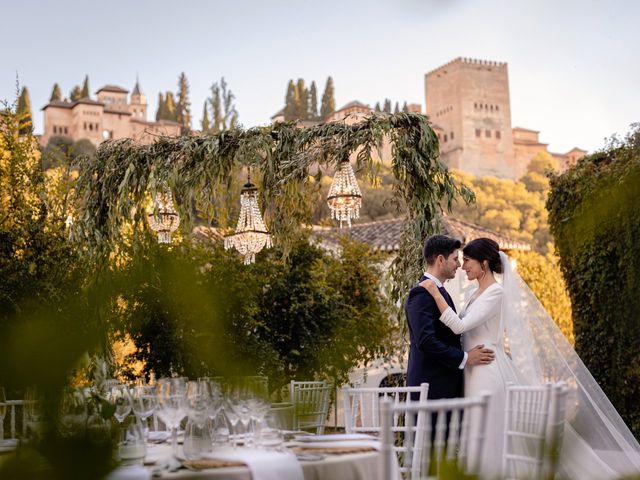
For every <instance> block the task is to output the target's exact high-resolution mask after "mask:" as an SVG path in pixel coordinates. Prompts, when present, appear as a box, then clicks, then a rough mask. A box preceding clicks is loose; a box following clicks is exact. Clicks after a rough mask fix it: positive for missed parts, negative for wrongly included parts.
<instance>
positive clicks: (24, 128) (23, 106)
mask: <svg viewBox="0 0 640 480" xmlns="http://www.w3.org/2000/svg"><path fill="white" fill-rule="evenodd" d="M16 114H17V116H18V122H19V125H20V128H19V130H18V133H19V134H20V135H26V134H28V133H29V132H30V131H31V119H32V117H33V116H32V114H31V99H30V98H29V90H28V89H27V87H22V91H21V92H20V96H19V97H18V105H17V107H16Z"/></svg>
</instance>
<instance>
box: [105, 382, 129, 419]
mask: <svg viewBox="0 0 640 480" xmlns="http://www.w3.org/2000/svg"><path fill="white" fill-rule="evenodd" d="M109 401H110V402H111V403H112V404H113V405H115V407H116V411H115V413H114V414H113V416H114V417H116V420H118V423H120V424H122V422H124V420H125V418H127V415H129V414H130V413H131V393H130V392H129V387H127V386H126V385H116V386H114V387H111V390H109Z"/></svg>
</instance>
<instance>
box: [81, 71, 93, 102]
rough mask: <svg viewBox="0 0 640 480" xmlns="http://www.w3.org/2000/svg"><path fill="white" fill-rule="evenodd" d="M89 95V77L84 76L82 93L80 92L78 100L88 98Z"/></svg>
mask: <svg viewBox="0 0 640 480" xmlns="http://www.w3.org/2000/svg"><path fill="white" fill-rule="evenodd" d="M89 97H91V93H90V92H89V75H85V76H84V82H83V83H82V92H80V98H89Z"/></svg>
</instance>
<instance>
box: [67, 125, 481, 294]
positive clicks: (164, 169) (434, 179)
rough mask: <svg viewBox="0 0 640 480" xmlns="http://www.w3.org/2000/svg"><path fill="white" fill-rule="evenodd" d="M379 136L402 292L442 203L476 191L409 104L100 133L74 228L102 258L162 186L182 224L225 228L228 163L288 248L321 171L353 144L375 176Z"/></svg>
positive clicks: (138, 222) (131, 235)
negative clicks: (395, 224) (300, 123)
mask: <svg viewBox="0 0 640 480" xmlns="http://www.w3.org/2000/svg"><path fill="white" fill-rule="evenodd" d="M385 139H388V140H389V141H390V142H391V145H392V169H393V172H394V175H395V177H396V178H397V179H398V182H397V183H396V185H395V186H394V195H395V196H396V197H397V198H398V199H399V200H401V202H400V204H401V205H406V211H405V212H403V213H404V214H405V215H406V218H407V222H406V224H405V230H404V232H403V236H402V239H401V242H400V245H401V248H400V252H399V254H398V256H397V258H396V260H395V261H394V264H393V267H392V268H393V275H394V286H393V292H392V293H393V296H394V297H396V298H402V297H403V296H404V294H405V293H406V292H407V291H408V289H409V287H410V286H411V285H412V284H413V283H414V282H415V279H416V278H418V273H419V272H420V269H421V268H422V258H421V257H422V256H421V247H422V242H423V240H424V238H426V236H428V235H429V234H432V233H434V232H435V231H436V229H437V219H438V218H439V216H440V214H441V213H442V205H445V206H446V207H447V208H450V207H451V205H452V202H453V201H454V199H455V198H456V197H461V198H462V199H463V200H464V201H466V202H470V201H472V200H473V193H472V192H471V190H469V189H468V188H467V187H465V186H464V185H461V184H458V183H456V182H455V181H454V179H453V178H452V177H451V176H450V175H449V172H448V170H447V167H446V166H445V165H443V164H442V163H441V162H440V161H439V145H438V138H437V136H436V134H435V132H434V131H433V130H432V129H431V127H430V125H429V122H428V120H427V117H425V116H423V115H419V114H414V113H398V114H393V115H390V114H375V115H372V116H370V117H367V118H366V119H364V120H362V121H361V122H359V123H355V124H351V125H348V124H346V123H344V122H331V123H323V124H319V125H317V126H313V127H310V128H299V127H297V126H296V124H295V123H294V122H289V123H276V124H273V125H269V126H264V127H254V128H250V129H247V130H243V129H241V128H236V129H231V130H226V131H223V132H220V133H217V134H214V135H202V136H183V137H178V138H167V137H160V138H159V139H158V140H157V141H156V142H155V143H152V144H149V145H139V144H136V143H134V142H133V141H132V140H129V139H127V140H117V141H108V142H104V143H102V144H101V145H100V147H99V148H98V150H97V152H96V155H95V157H92V158H89V159H85V161H84V162H83V163H82V164H81V166H80V172H79V177H78V183H77V196H78V200H79V212H78V215H77V221H76V223H75V224H74V229H73V234H72V235H73V238H74V239H76V240H78V241H80V242H82V243H83V244H85V245H86V246H87V250H88V252H89V253H90V254H92V255H97V256H103V258H109V256H110V255H111V254H112V253H113V252H114V251H117V250H118V248H117V246H118V244H119V242H122V241H124V240H125V239H126V240H127V241H131V242H134V243H135V242H137V241H138V240H139V239H140V238H141V236H145V235H149V232H148V230H147V229H146V226H145V222H146V218H147V215H148V212H147V206H148V203H149V199H150V198H152V196H154V195H156V193H157V191H158V190H159V189H160V188H163V185H166V186H168V187H169V188H170V189H171V190H172V191H173V194H174V198H175V204H176V209H177V210H178V213H179V215H180V218H181V222H182V230H183V231H184V232H190V231H191V229H192V228H193V226H194V225H195V223H196V222H197V221H202V220H203V219H205V220H208V221H209V222H210V223H211V222H212V219H214V221H213V223H215V225H216V226H218V227H223V228H227V227H230V226H231V223H232V222H233V220H232V219H230V218H229V209H230V207H229V203H228V202H227V201H226V200H225V199H226V198H229V192H231V191H238V186H237V185H235V184H236V183H237V179H236V175H235V172H237V170H238V169H239V168H241V167H244V166H250V167H252V171H253V172H255V175H254V178H255V181H256V183H257V184H259V186H260V196H261V198H260V204H261V205H262V206H263V209H264V216H265V222H266V223H267V225H268V226H269V229H270V230H271V232H272V233H273V237H274V242H276V243H278V244H280V245H281V246H282V247H284V251H285V252H286V251H287V246H288V245H289V244H291V242H293V241H294V239H295V238H297V233H299V232H300V230H301V229H302V228H303V226H304V225H305V224H308V223H309V219H310V216H311V207H312V205H313V202H314V201H315V198H316V197H315V196H316V195H317V194H318V188H317V181H318V180H319V177H320V175H321V174H322V170H323V169H331V170H333V169H335V168H337V167H338V166H339V164H340V161H342V160H343V159H345V158H349V157H350V155H352V154H354V153H355V154H356V159H357V160H356V162H355V167H356V172H363V173H364V174H365V175H366V176H367V177H368V178H369V180H370V181H375V180H376V179H377V171H378V168H379V166H380V164H379V161H378V160H374V158H373V157H372V153H373V152H375V151H376V150H377V149H379V148H380V147H381V145H382V144H383V141H384V140H385ZM312 167H313V168H317V169H318V175H317V176H316V177H317V178H315V179H314V177H312V176H310V173H309V172H310V170H311V168H312ZM234 189H235V190H234ZM237 198H238V195H234V196H233V201H234V202H235V201H236V200H237ZM363 201H365V202H366V198H365V199H363Z"/></svg>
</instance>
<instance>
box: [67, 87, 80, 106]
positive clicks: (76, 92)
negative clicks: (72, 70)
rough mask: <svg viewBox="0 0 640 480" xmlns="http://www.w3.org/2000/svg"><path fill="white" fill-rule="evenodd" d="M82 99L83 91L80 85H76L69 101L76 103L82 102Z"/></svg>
mask: <svg viewBox="0 0 640 480" xmlns="http://www.w3.org/2000/svg"><path fill="white" fill-rule="evenodd" d="M81 98H82V89H81V88H80V85H76V86H75V87H73V90H71V92H70V93H69V99H70V100H71V101H72V102H75V101H76V100H80V99H81Z"/></svg>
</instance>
